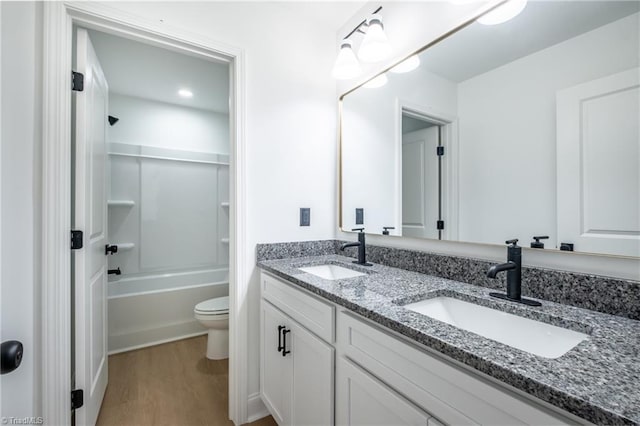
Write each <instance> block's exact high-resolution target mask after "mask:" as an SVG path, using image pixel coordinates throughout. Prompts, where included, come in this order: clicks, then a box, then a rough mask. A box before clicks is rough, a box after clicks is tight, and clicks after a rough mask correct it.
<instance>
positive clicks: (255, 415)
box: [247, 392, 270, 423]
mask: <svg viewBox="0 0 640 426" xmlns="http://www.w3.org/2000/svg"><path fill="white" fill-rule="evenodd" d="M268 415H270V413H269V411H268V410H267V407H265V405H264V403H263V402H262V398H260V393H259V392H256V393H252V394H251V395H249V401H248V403H247V423H251V422H255V421H256V420H260V419H261V418H263V417H267V416H268Z"/></svg>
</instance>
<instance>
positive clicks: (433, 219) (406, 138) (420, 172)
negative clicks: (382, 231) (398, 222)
mask: <svg viewBox="0 0 640 426" xmlns="http://www.w3.org/2000/svg"><path fill="white" fill-rule="evenodd" d="M438 142H439V141H438V126H433V127H429V128H427V129H422V130H416V131H415V132H410V133H406V134H403V135H402V236H403V237H418V238H435V239H437V238H438V229H437V227H436V225H437V221H438V217H439V215H438V213H439V211H438V207H439V206H438V202H439V201H438V185H439V182H438V181H439V177H438V175H439V173H438V155H437V154H436V147H437V146H438Z"/></svg>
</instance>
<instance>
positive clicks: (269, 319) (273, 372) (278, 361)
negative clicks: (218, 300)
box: [260, 300, 291, 425]
mask: <svg viewBox="0 0 640 426" xmlns="http://www.w3.org/2000/svg"><path fill="white" fill-rule="evenodd" d="M260 310H261V312H260V315H261V318H260V327H261V330H260V340H261V344H260V346H261V347H260V396H261V397H262V401H263V402H264V404H265V405H266V406H267V408H268V409H269V412H270V413H271V415H272V416H273V418H274V419H275V421H276V422H277V423H278V424H280V425H282V424H285V422H286V420H287V419H288V418H289V415H288V414H287V410H288V409H289V400H290V398H291V357H290V356H282V351H278V347H279V345H280V343H281V335H282V332H281V330H279V329H278V327H283V326H284V327H287V326H289V322H290V320H289V319H288V318H287V317H286V316H285V315H284V314H283V313H282V312H280V311H279V310H277V309H276V308H274V307H273V306H272V305H271V304H269V302H266V301H265V300H262V301H261V308H260Z"/></svg>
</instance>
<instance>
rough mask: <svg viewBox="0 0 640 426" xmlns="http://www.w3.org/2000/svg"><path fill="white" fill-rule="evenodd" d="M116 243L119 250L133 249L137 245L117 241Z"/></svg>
mask: <svg viewBox="0 0 640 426" xmlns="http://www.w3.org/2000/svg"><path fill="white" fill-rule="evenodd" d="M114 245H116V246H118V252H121V251H129V250H133V248H134V247H135V246H136V245H135V244H134V243H117V244H114Z"/></svg>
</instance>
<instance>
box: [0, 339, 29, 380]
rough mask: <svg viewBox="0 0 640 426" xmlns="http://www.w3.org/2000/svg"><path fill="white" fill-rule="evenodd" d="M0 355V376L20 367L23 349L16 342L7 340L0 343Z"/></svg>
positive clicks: (20, 344)
mask: <svg viewBox="0 0 640 426" xmlns="http://www.w3.org/2000/svg"><path fill="white" fill-rule="evenodd" d="M0 353H1V354H0V355H1V356H0V374H7V373H11V372H12V371H13V370H15V369H16V368H18V367H20V363H21V362H22V355H23V353H24V348H23V347H22V343H20V342H18V341H17V340H7V341H6V342H2V347H1V348H0Z"/></svg>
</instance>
